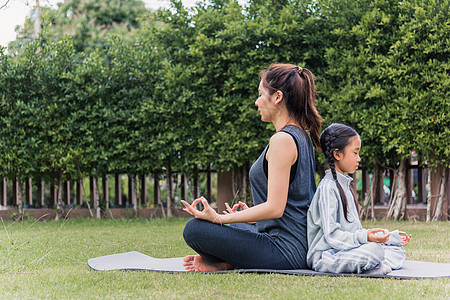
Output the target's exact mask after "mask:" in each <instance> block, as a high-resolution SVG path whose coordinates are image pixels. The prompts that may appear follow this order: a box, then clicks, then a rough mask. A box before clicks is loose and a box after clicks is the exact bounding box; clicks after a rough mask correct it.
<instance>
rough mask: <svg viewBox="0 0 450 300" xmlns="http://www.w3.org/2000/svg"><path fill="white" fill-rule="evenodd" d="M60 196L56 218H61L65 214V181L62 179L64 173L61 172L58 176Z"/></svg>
mask: <svg viewBox="0 0 450 300" xmlns="http://www.w3.org/2000/svg"><path fill="white" fill-rule="evenodd" d="M57 189H58V197H57V200H56V215H55V220H59V219H61V218H62V217H63V215H64V203H63V201H62V190H63V181H62V175H61V174H60V175H59V176H58V186H57Z"/></svg>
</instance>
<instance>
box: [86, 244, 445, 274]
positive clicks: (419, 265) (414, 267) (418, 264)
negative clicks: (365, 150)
mask: <svg viewBox="0 0 450 300" xmlns="http://www.w3.org/2000/svg"><path fill="white" fill-rule="evenodd" d="M182 263H183V258H182V257H176V258H154V257H151V256H148V255H145V254H142V253H140V252H137V251H131V252H126V253H120V254H113V255H106V256H101V257H96V258H91V259H89V260H88V262H87V264H88V266H89V267H90V268H92V269H94V270H97V271H108V270H139V271H155V272H187V271H186V270H185V269H184V267H183V265H182ZM230 272H237V273H280V274H291V275H305V276H324V275H325V276H358V277H383V278H398V279H420V278H437V277H450V264H443V263H432V262H425V261H414V260H405V261H404V263H403V268H401V269H400V270H395V271H392V272H391V273H389V274H386V275H383V276H381V275H366V274H333V273H322V272H315V271H312V270H303V269H301V270H271V269H236V270H229V271H216V272H205V273H230Z"/></svg>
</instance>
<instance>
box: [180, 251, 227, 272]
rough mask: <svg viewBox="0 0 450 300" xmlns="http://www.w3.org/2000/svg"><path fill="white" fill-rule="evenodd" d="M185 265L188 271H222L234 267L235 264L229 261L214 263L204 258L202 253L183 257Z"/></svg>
mask: <svg viewBox="0 0 450 300" xmlns="http://www.w3.org/2000/svg"><path fill="white" fill-rule="evenodd" d="M183 266H184V268H185V269H186V270H187V271H190V272H192V271H202V272H210V271H222V270H231V269H234V266H233V265H231V264H229V263H227V262H221V263H212V262H208V261H206V260H204V259H203V258H202V257H201V256H200V255H188V256H185V257H184V258H183Z"/></svg>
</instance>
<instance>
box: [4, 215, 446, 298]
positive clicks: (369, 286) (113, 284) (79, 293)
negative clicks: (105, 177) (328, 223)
mask: <svg viewBox="0 0 450 300" xmlns="http://www.w3.org/2000/svg"><path fill="white" fill-rule="evenodd" d="M186 221H187V220H186V219H169V220H164V219H152V220H146V219H140V220H82V219H79V220H68V221H65V222H64V221H59V222H55V221H49V222H33V221H26V222H24V223H12V222H2V223H1V224H0V226H1V227H2V228H1V230H0V270H1V271H0V282H1V283H0V299H11V298H12V299H18V298H20V299H23V298H25V299H27V298H33V299H35V298H51V299H52V298H55V299H56V298H66V299H74V298H77V299H79V298H82V299H86V298H108V299H124V298H125V299H127V298H130V299H139V298H144V299H148V298H169V299H173V298H175V299H185V298H202V299H204V298H215V299H216V298H217V299H221V298H241V299H243V298H252V299H258V298H264V299H279V298H281V299H291V298H295V299H318V298H319V299H349V298H354V299H357V298H358V299H364V298H369V299H391V298H395V299H411V298H425V299H430V298H431V299H448V298H449V286H450V279H432V280H430V279H427V280H395V279H367V278H357V277H355V278H351V277H342V278H337V277H324V276H322V277H310V276H292V275H280V274H264V275H258V274H214V275H213V274H198V273H183V274H181V273H176V274H164V273H156V272H132V271H125V272H124V271H108V272H98V271H92V270H90V269H89V268H88V267H87V265H86V262H87V260H88V259H89V258H92V257H97V256H102V255H108V254H113V253H120V252H127V251H133V250H136V251H140V252H142V253H145V254H148V255H150V256H154V257H161V258H163V257H177V256H183V255H186V254H190V253H193V252H192V250H190V249H189V248H188V247H187V246H186V245H185V243H184V241H183V238H182V231H183V227H184V224H185V223H186ZM364 225H365V227H367V228H373V227H383V228H388V229H391V230H394V229H402V230H404V231H407V232H408V233H411V234H412V235H413V237H412V241H411V243H410V244H409V245H408V246H407V247H406V250H407V259H411V260H426V261H431V262H445V263H450V252H449V249H450V241H449V232H450V222H438V223H409V222H365V223H364Z"/></svg>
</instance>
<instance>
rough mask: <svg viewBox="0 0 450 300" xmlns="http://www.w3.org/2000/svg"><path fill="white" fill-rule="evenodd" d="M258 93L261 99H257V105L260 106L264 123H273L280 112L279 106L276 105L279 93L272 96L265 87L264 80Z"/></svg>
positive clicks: (259, 109)
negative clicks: (278, 111)
mask: <svg viewBox="0 0 450 300" xmlns="http://www.w3.org/2000/svg"><path fill="white" fill-rule="evenodd" d="M258 93H259V97H258V99H256V101H255V105H256V106H258V111H259V113H260V114H261V120H262V121H263V122H271V121H272V120H273V117H274V115H275V114H276V112H277V110H278V106H277V105H276V102H277V101H276V99H277V96H278V93H274V94H273V95H270V94H269V90H268V89H267V88H265V87H264V85H263V80H261V81H260V83H259V87H258Z"/></svg>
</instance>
